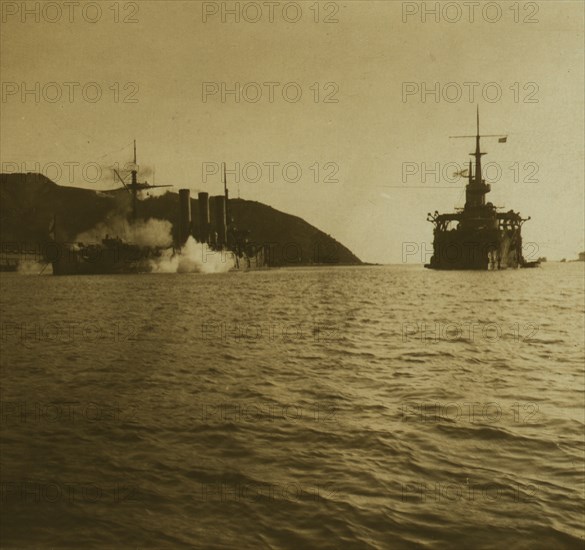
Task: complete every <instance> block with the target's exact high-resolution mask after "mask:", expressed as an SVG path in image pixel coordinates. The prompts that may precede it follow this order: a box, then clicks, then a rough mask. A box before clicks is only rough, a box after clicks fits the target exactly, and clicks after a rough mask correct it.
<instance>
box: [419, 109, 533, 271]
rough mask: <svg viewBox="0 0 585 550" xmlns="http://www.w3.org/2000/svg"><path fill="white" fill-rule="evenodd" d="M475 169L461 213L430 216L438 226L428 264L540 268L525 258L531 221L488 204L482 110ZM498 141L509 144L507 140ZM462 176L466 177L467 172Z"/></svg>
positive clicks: (437, 266)
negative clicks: (524, 241) (524, 237)
mask: <svg viewBox="0 0 585 550" xmlns="http://www.w3.org/2000/svg"><path fill="white" fill-rule="evenodd" d="M454 137H475V152H473V153H470V154H471V156H473V157H475V169H474V167H473V165H472V163H471V162H469V168H468V169H467V170H465V171H467V172H468V174H467V177H468V182H467V185H466V186H465V206H464V207H463V208H459V209H457V210H458V211H457V212H451V213H447V214H439V212H438V211H436V210H435V213H434V214H431V213H429V214H428V215H427V220H428V221H429V222H431V223H432V224H433V225H434V231H433V235H434V238H433V255H432V257H431V261H430V263H428V264H425V267H427V268H429V269H444V270H454V269H457V270H479V271H495V270H500V269H508V268H512V269H515V268H518V267H537V266H538V265H539V262H527V261H525V259H524V258H523V256H522V225H523V223H524V222H526V221H528V220H529V219H530V218H529V217H528V218H523V217H522V216H521V215H520V214H519V213H518V212H514V211H513V210H509V211H507V212H501V211H498V210H501V208H498V207H496V206H494V205H493V204H492V203H491V202H487V201H486V195H487V194H488V193H489V192H490V190H491V186H490V184H489V183H486V181H485V179H484V178H483V176H482V169H481V158H482V156H483V155H485V154H486V153H485V152H482V151H481V148H480V137H481V136H480V133H479V110H478V111H477V133H476V135H475V136H454ZM490 137H497V138H498V142H499V143H506V141H507V136H501V135H496V136H490ZM465 171H463V172H459V173H458V174H459V175H463V174H464V172H465Z"/></svg>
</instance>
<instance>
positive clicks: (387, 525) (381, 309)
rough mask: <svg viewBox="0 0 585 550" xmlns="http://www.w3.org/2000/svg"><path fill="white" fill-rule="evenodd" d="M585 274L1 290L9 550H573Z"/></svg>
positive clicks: (160, 282) (130, 280)
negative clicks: (58, 549)
mask: <svg viewBox="0 0 585 550" xmlns="http://www.w3.org/2000/svg"><path fill="white" fill-rule="evenodd" d="M583 267H584V264H577V263H574V264H564V265H563V264H553V263H548V264H546V265H544V266H543V267H542V268H541V269H538V270H518V271H506V272H499V273H485V272H483V273H476V272H470V273H461V272H459V273H455V272H453V273H446V272H432V271H426V270H423V269H422V268H419V267H411V266H393V267H384V268H382V267H363V268H327V269H325V268H323V269H290V270H286V269H283V270H274V271H264V272H251V273H227V274H217V275H200V274H168V275H164V274H160V275H131V276H118V277H116V276H105V277H63V278H57V277H24V276H20V275H17V274H2V276H1V279H0V281H1V283H2V284H1V300H2V311H3V316H2V347H3V352H2V356H1V375H2V395H1V399H2V411H1V412H2V426H1V427H2V464H1V465H2V470H1V472H2V474H1V475H2V501H3V516H4V519H3V521H2V544H3V546H5V547H12V546H23V547H42V548H49V547H52V546H53V547H65V546H69V547H84V548H85V547H96V548H98V547H99V548H128V547H132V546H137V547H145V548H164V547H168V548H174V547H180V546H185V547H197V548H235V547H241V548H244V547H245V548H258V547H273V548H309V547H323V548H327V547H339V548H412V547H417V546H418V545H421V546H424V547H426V548H443V547H446V546H452V547H454V546H456V545H457V546H459V545H461V547H464V546H466V547H474V548H488V547H492V548H493V547H495V546H496V545H497V546H500V545H502V546H508V547H511V548H527V547H530V548H553V547H554V548H564V547H566V548H570V547H578V545H579V544H580V542H579V541H582V540H583V529H582V524H581V523H582V521H581V520H582V508H581V504H580V502H581V499H582V498H583V474H582V459H583V439H582V437H583V436H582V434H583V413H582V404H583V370H582V368H583V328H584V327H583V313H584V312H583V300H584V293H583Z"/></svg>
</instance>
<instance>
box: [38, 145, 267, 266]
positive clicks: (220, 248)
mask: <svg viewBox="0 0 585 550" xmlns="http://www.w3.org/2000/svg"><path fill="white" fill-rule="evenodd" d="M114 172H115V174H116V175H117V176H118V178H119V179H120V181H121V182H122V185H123V188H122V189H125V190H126V191H128V192H129V193H130V194H131V195H132V214H131V220H130V224H133V223H136V222H137V220H138V213H137V205H138V193H139V192H142V191H147V190H150V189H154V188H158V187H173V186H172V185H152V184H149V183H148V182H146V181H145V182H140V181H138V166H137V164H136V142H134V163H133V166H132V169H131V171H130V174H129V175H130V176H131V180H130V181H129V182H128V183H126V182H125V179H127V178H123V177H122V176H121V175H120V174H119V173H118V171H117V170H114ZM223 183H224V195H219V196H215V197H210V196H209V194H208V193H199V201H198V203H199V220H200V223H199V227H194V224H193V223H192V221H191V199H190V191H189V189H180V190H179V227H178V231H175V234H176V238H175V240H174V242H173V244H172V246H167V247H161V246H144V245H139V244H136V243H131V242H127V241H126V240H124V239H123V238H120V237H119V236H110V235H106V236H105V238H103V239H102V240H101V242H99V243H83V242H74V243H71V242H66V241H65V240H64V239H61V238H60V237H59V235H58V233H59V224H58V220H57V219H56V217H55V216H53V220H52V223H51V227H50V228H49V238H50V243H49V245H48V246H47V247H46V251H45V260H46V261H47V262H49V263H51V264H52V267H53V274H54V275H106V274H122V273H149V272H152V271H155V270H156V265H157V262H158V261H160V260H161V259H163V258H166V259H172V258H173V257H174V256H176V255H180V254H181V250H182V248H183V247H184V246H185V244H186V243H187V240H188V239H189V237H193V238H194V239H196V240H197V241H198V242H199V243H201V244H205V245H207V247H208V252H211V253H219V254H220V255H221V259H222V261H223V262H226V263H227V264H228V266H229V268H230V269H231V270H234V269H236V270H246V269H258V268H261V267H267V266H268V265H269V253H268V252H269V251H268V250H266V247H264V246H254V245H252V244H250V243H249V242H248V232H247V231H245V230H238V229H237V228H236V227H235V226H234V225H233V222H231V219H230V218H229V213H228V210H227V208H228V189H227V184H226V180H225V165H224V170H223ZM210 205H212V206H213V208H212V209H210ZM212 214H213V215H212ZM202 252H203V251H202ZM208 255H209V254H206V253H202V258H201V260H202V262H205V261H206V257H205V256H208Z"/></svg>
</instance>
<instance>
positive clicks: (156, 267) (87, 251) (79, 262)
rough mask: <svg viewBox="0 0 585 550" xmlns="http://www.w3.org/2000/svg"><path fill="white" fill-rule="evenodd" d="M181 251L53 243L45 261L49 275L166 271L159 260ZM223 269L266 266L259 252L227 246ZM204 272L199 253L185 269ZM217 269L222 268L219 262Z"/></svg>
mask: <svg viewBox="0 0 585 550" xmlns="http://www.w3.org/2000/svg"><path fill="white" fill-rule="evenodd" d="M180 254H181V252H180V250H178V249H175V248H172V247H171V248H154V247H141V246H137V245H133V244H128V243H124V242H121V243H119V245H112V244H107V243H102V244H91V245H86V244H79V245H71V244H69V243H67V244H61V245H60V244H59V243H53V246H49V247H47V254H46V257H45V261H47V262H48V263H50V264H51V265H52V267H53V275H121V274H133V273H154V272H166V271H167V270H165V269H161V262H163V261H168V260H171V261H172V259H173V257H174V256H176V255H180ZM219 254H220V256H221V258H222V262H223V263H225V264H227V266H228V267H226V269H225V271H255V270H257V269H264V268H267V267H268V265H267V262H266V259H265V257H264V255H263V254H262V253H258V254H256V255H253V256H249V255H246V254H244V255H242V256H236V255H235V254H234V253H233V252H231V251H229V250H225V251H220V252H219ZM189 271H193V272H198V271H200V272H208V271H209V270H208V269H206V266H205V260H204V258H203V257H202V258H201V261H200V262H199V264H196V265H195V266H194V267H192V268H191V269H189ZM218 271H223V269H222V268H221V266H220V269H219V270H218Z"/></svg>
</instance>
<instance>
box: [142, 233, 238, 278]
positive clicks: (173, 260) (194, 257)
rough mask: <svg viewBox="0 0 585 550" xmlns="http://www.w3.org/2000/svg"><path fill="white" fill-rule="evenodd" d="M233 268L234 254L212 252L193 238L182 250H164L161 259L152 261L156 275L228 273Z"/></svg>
mask: <svg viewBox="0 0 585 550" xmlns="http://www.w3.org/2000/svg"><path fill="white" fill-rule="evenodd" d="M233 267H235V260H234V255H233V254H232V253H230V252H225V251H222V252H216V251H214V250H211V249H210V248H209V247H208V246H207V244H205V243H198V242H197V241H196V240H195V239H194V238H193V237H189V238H188V239H187V242H186V243H185V245H184V246H183V247H182V248H181V250H179V251H175V250H172V249H167V250H164V251H163V253H162V256H161V257H160V258H157V259H156V260H152V261H151V268H152V271H153V272H155V273H226V272H227V271H229V270H230V269H232V268H233Z"/></svg>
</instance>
